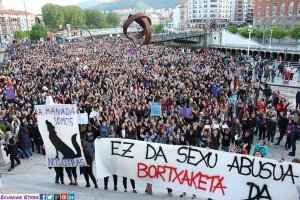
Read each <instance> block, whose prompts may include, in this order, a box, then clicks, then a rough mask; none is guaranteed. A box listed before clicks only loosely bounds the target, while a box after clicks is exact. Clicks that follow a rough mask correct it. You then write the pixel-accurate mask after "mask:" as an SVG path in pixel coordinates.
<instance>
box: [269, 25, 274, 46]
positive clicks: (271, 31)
mask: <svg viewBox="0 0 300 200" xmlns="http://www.w3.org/2000/svg"><path fill="white" fill-rule="evenodd" d="M272 34H273V30H272V29H271V30H270V41H269V48H271V45H272Z"/></svg>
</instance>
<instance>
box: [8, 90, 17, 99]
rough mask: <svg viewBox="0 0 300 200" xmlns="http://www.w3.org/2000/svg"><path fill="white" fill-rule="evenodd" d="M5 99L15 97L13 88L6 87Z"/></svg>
mask: <svg viewBox="0 0 300 200" xmlns="http://www.w3.org/2000/svg"><path fill="white" fill-rule="evenodd" d="M6 99H7V100H14V99H15V90H14V89H13V88H7V89H6Z"/></svg>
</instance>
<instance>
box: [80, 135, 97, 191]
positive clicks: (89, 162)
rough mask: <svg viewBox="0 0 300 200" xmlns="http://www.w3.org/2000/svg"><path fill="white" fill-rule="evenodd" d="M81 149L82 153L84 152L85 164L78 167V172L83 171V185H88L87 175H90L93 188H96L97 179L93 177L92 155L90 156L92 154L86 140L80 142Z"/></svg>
mask: <svg viewBox="0 0 300 200" xmlns="http://www.w3.org/2000/svg"><path fill="white" fill-rule="evenodd" d="M82 149H83V154H84V157H85V160H86V163H87V166H85V167H80V174H82V173H83V175H84V178H85V181H86V186H85V187H90V180H89V177H91V179H92V181H93V183H94V185H95V188H98V185H97V181H96V178H95V176H94V173H93V157H92V155H91V153H90V151H89V149H88V144H87V142H85V141H84V142H83V143H82Z"/></svg>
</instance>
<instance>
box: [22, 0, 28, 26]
mask: <svg viewBox="0 0 300 200" xmlns="http://www.w3.org/2000/svg"><path fill="white" fill-rule="evenodd" d="M23 4H24V10H25V16H26V25H27V31H29V24H28V16H27V10H26V4H25V0H23Z"/></svg>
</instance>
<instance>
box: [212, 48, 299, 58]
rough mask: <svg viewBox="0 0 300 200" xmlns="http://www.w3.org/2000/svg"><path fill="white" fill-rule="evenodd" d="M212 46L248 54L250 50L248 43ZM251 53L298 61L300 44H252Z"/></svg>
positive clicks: (234, 52)
mask: <svg viewBox="0 0 300 200" xmlns="http://www.w3.org/2000/svg"><path fill="white" fill-rule="evenodd" d="M210 48H212V49H217V50H220V51H223V52H225V51H227V52H230V53H232V54H240V53H243V54H247V51H248V45H225V46H224V45H210ZM249 54H250V55H252V56H261V57H263V58H270V57H272V58H279V57H281V58H283V59H284V60H292V61H298V60H299V59H300V46H278V45H273V46H269V45H250V51H249Z"/></svg>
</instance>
